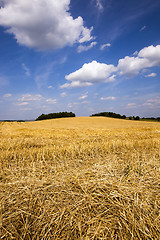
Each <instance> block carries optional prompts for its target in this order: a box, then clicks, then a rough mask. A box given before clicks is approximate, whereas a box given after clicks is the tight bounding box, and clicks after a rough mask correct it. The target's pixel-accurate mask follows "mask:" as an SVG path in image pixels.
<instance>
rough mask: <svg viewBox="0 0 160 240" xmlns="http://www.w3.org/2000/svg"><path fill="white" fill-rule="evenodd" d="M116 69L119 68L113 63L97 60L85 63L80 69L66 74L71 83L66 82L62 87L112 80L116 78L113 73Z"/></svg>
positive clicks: (81, 85)
mask: <svg viewBox="0 0 160 240" xmlns="http://www.w3.org/2000/svg"><path fill="white" fill-rule="evenodd" d="M116 70H117V68H116V67H115V66H114V65H112V64H110V65H107V64H104V63H99V62H97V61H92V62H91V63H85V64H84V65H83V66H82V68H80V69H79V70H77V71H75V72H73V73H71V74H69V75H66V77H65V78H66V80H67V81H71V83H66V84H64V85H62V86H61V87H62V88H64V87H83V86H90V85H93V84H95V83H99V82H111V81H114V80H115V79H114V77H112V73H114V72H116Z"/></svg>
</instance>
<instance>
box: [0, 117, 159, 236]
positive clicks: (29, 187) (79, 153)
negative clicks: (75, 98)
mask: <svg viewBox="0 0 160 240" xmlns="http://www.w3.org/2000/svg"><path fill="white" fill-rule="evenodd" d="M0 239H7V240H8V239H16V240H19V239H21V240H24V239H25V240H32V239H35V240H42V239H43V240H45V239H46V240H52V239H53V240H58V239H62V240H67V239H68V240H90V239H95V240H102V239H103V240H104V239H117V240H122V239H123V240H128V239H133V240H134V239H142V240H143V239H150V240H151V239H157V240H159V239H160V123H153V122H139V121H128V120H118V119H110V118H103V117H94V118H89V117H88V118H87V117H80V118H68V119H67V118H66V119H54V120H45V121H39V122H21V123H16V122H13V123H7V122H1V123H0Z"/></svg>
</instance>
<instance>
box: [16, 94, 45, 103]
mask: <svg viewBox="0 0 160 240" xmlns="http://www.w3.org/2000/svg"><path fill="white" fill-rule="evenodd" d="M42 99H43V97H42V95H40V94H35V95H34V94H33V95H32V94H29V93H28V94H23V95H22V97H21V98H19V99H18V101H19V102H28V101H40V100H42Z"/></svg>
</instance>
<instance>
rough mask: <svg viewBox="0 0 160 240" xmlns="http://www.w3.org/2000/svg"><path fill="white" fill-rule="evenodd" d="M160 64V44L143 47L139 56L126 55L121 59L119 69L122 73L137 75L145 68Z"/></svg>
mask: <svg viewBox="0 0 160 240" xmlns="http://www.w3.org/2000/svg"><path fill="white" fill-rule="evenodd" d="M153 66H160V45H157V46H156V47H154V46H153V45H151V46H149V47H145V48H143V49H142V50H141V51H140V52H139V53H138V54H137V57H129V56H126V57H125V58H123V59H120V60H119V63H118V70H119V73H120V75H128V76H135V75H137V74H139V73H140V71H141V70H143V69H145V68H150V67H153Z"/></svg>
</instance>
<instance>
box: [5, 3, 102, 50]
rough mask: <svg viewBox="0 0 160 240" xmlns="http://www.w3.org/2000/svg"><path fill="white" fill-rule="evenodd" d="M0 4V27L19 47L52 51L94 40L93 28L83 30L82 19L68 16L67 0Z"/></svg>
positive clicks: (69, 14)
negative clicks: (5, 30) (10, 35)
mask: <svg viewBox="0 0 160 240" xmlns="http://www.w3.org/2000/svg"><path fill="white" fill-rule="evenodd" d="M98 2H100V1H98ZM2 3H3V5H4V7H3V8H1V9H0V25H1V26H3V27H5V28H7V32H8V33H10V34H13V35H14V36H15V38H16V40H17V42H18V43H19V44H21V45H24V46H27V47H33V48H36V49H38V50H46V49H47V50H49V49H53V50H54V49H58V48H63V47H65V46H71V45H73V44H74V43H77V42H79V43H83V42H87V41H90V40H92V38H93V37H92V36H91V31H92V29H93V28H90V29H88V28H87V27H85V26H84V21H83V18H82V17H80V16H79V17H77V18H76V19H73V17H72V16H71V13H70V12H69V10H70V7H69V5H70V0H54V1H53V0H39V1H37V0H23V1H22V0H13V1H8V0H2ZM97 4H98V5H97V6H99V8H101V5H100V3H97ZM42 16H43V17H42Z"/></svg>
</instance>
